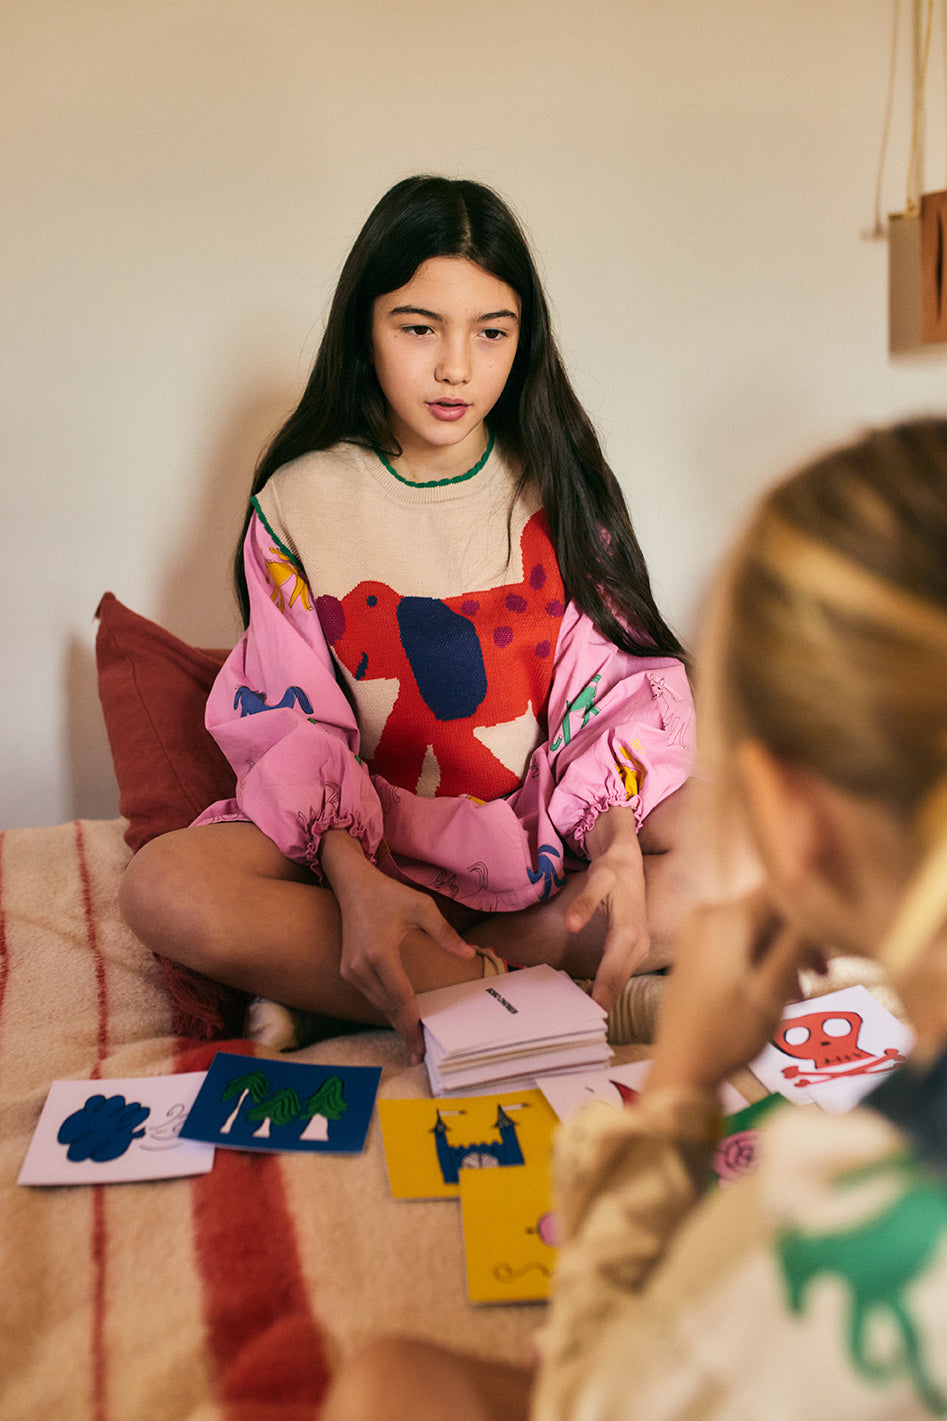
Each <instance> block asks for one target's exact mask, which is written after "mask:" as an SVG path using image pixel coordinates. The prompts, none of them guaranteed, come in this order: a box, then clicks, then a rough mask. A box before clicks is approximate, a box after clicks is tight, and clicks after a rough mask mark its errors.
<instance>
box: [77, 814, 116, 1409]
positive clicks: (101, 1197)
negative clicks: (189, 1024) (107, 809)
mask: <svg viewBox="0 0 947 1421" xmlns="http://www.w3.org/2000/svg"><path fill="white" fill-rule="evenodd" d="M73 829H74V831H75V842H76V867H77V869H78V873H79V897H80V899H81V901H82V914H83V920H84V923H85V935H86V945H87V946H88V948H89V951H90V953H91V954H92V965H93V971H94V973H95V988H96V997H97V1003H98V1011H97V1021H96V1059H95V1063H94V1065H93V1066H92V1069H91V1071H90V1073H89V1074H90V1077H91V1079H92V1080H95V1081H97V1080H100V1079H101V1076H102V1062H103V1061H104V1060H105V1056H106V1053H107V1051H108V1014H109V1004H108V983H107V981H106V975H105V961H104V959H103V957H102V953H101V950H100V948H99V933H98V928H97V926H96V921H95V909H94V906H93V903H92V877H91V874H90V873H89V860H88V858H87V856H86V850H85V835H84V833H83V831H82V825H81V823H80V822H79V820H78V819H77V820H75V822H74V824H73ZM91 1234H92V1236H91V1249H92V1307H91V1336H90V1339H89V1345H90V1348H91V1358H90V1363H91V1368H92V1415H93V1417H94V1421H106V1418H107V1416H108V1369H107V1360H108V1353H107V1351H106V1346H105V1315H106V1306H107V1304H106V1296H107V1295H106V1265H107V1246H108V1230H107V1223H106V1216H105V1186H104V1185H103V1184H96V1185H94V1186H93V1188H92V1231H91Z"/></svg>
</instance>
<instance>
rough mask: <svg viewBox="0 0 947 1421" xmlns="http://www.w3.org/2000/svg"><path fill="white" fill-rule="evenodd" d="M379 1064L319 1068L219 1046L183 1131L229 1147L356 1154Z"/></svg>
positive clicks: (362, 1143)
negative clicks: (220, 1048) (246, 1054)
mask: <svg viewBox="0 0 947 1421" xmlns="http://www.w3.org/2000/svg"><path fill="white" fill-rule="evenodd" d="M380 1078H381V1067H380V1066H323V1065H309V1064H308V1063H304V1062H301V1061H273V1060H269V1059H265V1060H264V1059H262V1058H261V1059H257V1058H255V1057H252V1056H249V1057H248V1056H240V1055H237V1054H236V1053H235V1052H230V1051H218V1052H217V1055H216V1056H215V1057H214V1059H213V1061H212V1062H211V1064H210V1069H209V1070H208V1072H207V1078H206V1080H205V1081H204V1084H203V1085H202V1087H201V1089H200V1091H199V1092H198V1095H197V1099H196V1100H195V1101H194V1104H193V1106H192V1107H191V1110H190V1113H189V1114H188V1117H187V1120H186V1122H185V1124H184V1126H183V1127H182V1130H181V1133H182V1135H184V1136H185V1137H186V1138H188V1139H191V1140H206V1141H208V1142H209V1143H211V1144H213V1145H218V1146H220V1147H221V1148H224V1149H232V1150H303V1151H311V1152H314V1153H317V1154H359V1153H361V1151H362V1150H363V1149H364V1148H365V1136H366V1134H367V1133H368V1125H369V1121H370V1120H371V1115H372V1109H373V1107H374V1104H375V1095H376V1093H377V1090H378V1082H379V1080H380Z"/></svg>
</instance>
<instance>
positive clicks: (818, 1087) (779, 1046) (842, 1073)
mask: <svg viewBox="0 0 947 1421" xmlns="http://www.w3.org/2000/svg"><path fill="white" fill-rule="evenodd" d="M913 1045H914V1033H913V1032H912V1031H911V1030H910V1028H909V1027H907V1026H905V1025H904V1024H903V1023H902V1022H900V1021H898V1019H897V1017H896V1016H893V1015H892V1013H891V1012H889V1011H888V1010H887V1008H886V1007H883V1006H882V1005H881V1003H880V1002H879V1001H878V999H877V998H876V997H873V996H872V994H871V992H869V990H868V988H867V987H862V986H857V987H843V988H842V989H841V990H840V991H837V992H827V993H825V994H824V995H823V996H821V997H810V998H809V999H808V1000H807V1001H803V1002H794V1003H793V1004H792V1005H791V1006H788V1007H787V1008H786V1010H785V1012H784V1013H783V1019H782V1021H781V1022H780V1024H779V1028H778V1030H777V1031H776V1033H775V1035H774V1036H773V1039H772V1040H771V1041H770V1043H769V1044H768V1045H767V1046H766V1047H764V1049H763V1051H762V1052H761V1053H760V1055H759V1056H757V1058H756V1060H755V1061H751V1062H750V1070H751V1071H752V1072H753V1074H754V1075H755V1076H756V1078H757V1080H759V1081H761V1082H762V1083H763V1085H765V1086H766V1087H767V1089H768V1090H771V1091H778V1092H779V1093H780V1095H784V1096H785V1097H786V1098H787V1100H794V1101H796V1102H800V1103H803V1102H804V1103H807V1104H809V1103H814V1104H816V1105H821V1106H822V1108H823V1109H824V1110H830V1111H835V1112H839V1113H841V1112H843V1111H846V1110H851V1108H852V1107H853V1106H854V1105H857V1104H858V1102H859V1101H860V1100H862V1099H863V1098H864V1097H865V1096H866V1095H867V1094H868V1093H869V1091H871V1090H873V1089H874V1087H875V1086H876V1085H879V1084H880V1082H881V1081H882V1080H884V1078H885V1076H886V1075H888V1073H889V1072H890V1071H893V1070H894V1069H895V1068H896V1067H897V1066H898V1065H899V1064H900V1063H901V1062H902V1061H903V1060H904V1059H905V1058H906V1056H907V1055H908V1053H909V1051H910V1050H911V1047H912V1046H913Z"/></svg>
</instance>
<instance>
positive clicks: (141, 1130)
mask: <svg viewBox="0 0 947 1421" xmlns="http://www.w3.org/2000/svg"><path fill="white" fill-rule="evenodd" d="M203 1080H204V1072H203V1071H191V1072H187V1073H185V1074H182V1075H177V1076H173V1075H172V1076H143V1077H135V1078H131V1079H126V1080H107V1081H53V1083H52V1085H51V1086H50V1088H49V1094H48V1095H47V1097H46V1103H45V1104H44V1106H43V1110H42V1113H41V1115H40V1117H39V1121H38V1122H37V1126H36V1129H35V1131H34V1132H33V1138H32V1140H31V1141H30V1147H29V1150H28V1151H27V1155H26V1159H25V1160H24V1162H23V1168H22V1169H21V1170H20V1173H19V1176H18V1179H17V1183H18V1184H123V1183H132V1182H134V1181H138V1180H147V1179H175V1178H177V1177H179V1176H182V1175H187V1174H206V1173H207V1171H208V1170H209V1169H210V1168H211V1166H212V1165H213V1163H214V1149H213V1146H212V1145H208V1144H198V1143H197V1142H195V1141H193V1140H186V1139H182V1138H181V1129H182V1126H183V1124H184V1121H185V1119H186V1117H187V1113H188V1111H189V1110H190V1108H191V1106H192V1105H193V1103H194V1100H195V1097H196V1096H197V1092H198V1090H199V1089H200V1086H201V1084H202V1083H203Z"/></svg>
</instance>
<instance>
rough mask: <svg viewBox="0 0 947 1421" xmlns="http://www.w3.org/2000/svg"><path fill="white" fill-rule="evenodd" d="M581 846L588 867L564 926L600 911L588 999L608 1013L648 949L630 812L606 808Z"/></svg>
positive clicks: (573, 928) (574, 926)
mask: <svg viewBox="0 0 947 1421" xmlns="http://www.w3.org/2000/svg"><path fill="white" fill-rule="evenodd" d="M585 844H586V848H587V849H588V852H589V859H590V861H589V867H588V868H587V870H586V873H585V883H584V886H583V889H582V892H581V893H580V895H579V896H578V898H576V900H575V902H574V903H572V904H570V906H569V909H568V911H567V913H566V927H567V928H568V930H569V931H570V932H578V931H579V930H580V929H581V928H583V927H585V924H586V923H587V922H588V921H589V919H590V918H591V916H592V914H593V913H594V912H595V911H596V910H601V911H602V912H603V913H605V915H606V917H607V919H608V932H607V934H606V937H605V946H604V948H603V950H602V957H601V961H600V962H599V966H598V971H597V972H596V974H595V985H594V987H593V989H592V996H593V998H594V1000H595V1001H597V1002H598V1003H599V1005H600V1006H603V1007H604V1008H605V1010H606V1011H609V1010H610V1009H611V1007H612V1006H613V1005H614V1003H615V1000H616V998H617V996H618V994H619V992H620V991H621V989H622V987H624V985H625V983H626V982H627V981H628V978H629V977H630V976H631V975H632V974H633V973H634V972H636V971H639V970H640V969H641V967H642V964H643V963H644V961H645V959H646V958H647V956H648V952H649V950H650V947H651V937H650V934H649V932H648V917H647V911H646V906H645V875H644V860H643V858H642V855H641V846H640V845H639V843H638V834H637V830H636V828H635V816H634V811H633V810H631V809H625V808H623V807H621V806H616V807H614V808H612V809H607V810H606V811H605V813H604V814H600V815H599V817H598V819H597V820H596V822H595V824H594V826H593V827H592V829H590V830H589V833H588V834H587V835H586V839H585Z"/></svg>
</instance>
